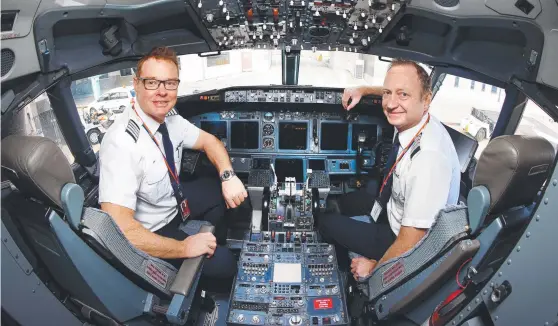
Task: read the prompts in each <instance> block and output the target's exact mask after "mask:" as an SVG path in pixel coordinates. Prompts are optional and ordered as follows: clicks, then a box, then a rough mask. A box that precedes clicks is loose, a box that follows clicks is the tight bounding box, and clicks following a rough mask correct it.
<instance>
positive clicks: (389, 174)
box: [380, 113, 430, 193]
mask: <svg viewBox="0 0 558 326" xmlns="http://www.w3.org/2000/svg"><path fill="white" fill-rule="evenodd" d="M428 121H430V113H428V119H426V122H425V123H424V124H423V125H422V127H420V129H419V131H418V132H417V133H416V135H415V136H414V137H413V139H411V141H410V142H409V144H408V145H407V147H405V149H404V150H403V152H401V154H400V155H399V157H398V158H397V160H395V163H393V166H392V167H391V169H390V170H389V173H388V175H386V177H385V178H384V183H382V187H381V188H380V193H382V190H384V186H385V185H386V183H387V181H388V179H389V177H390V176H391V174H392V173H393V170H395V167H396V166H397V163H399V161H401V159H402V158H403V156H404V155H405V153H407V151H408V150H409V148H410V147H411V145H413V143H414V142H415V139H417V137H418V135H420V133H421V132H422V131H423V130H424V127H426V125H427V124H428Z"/></svg>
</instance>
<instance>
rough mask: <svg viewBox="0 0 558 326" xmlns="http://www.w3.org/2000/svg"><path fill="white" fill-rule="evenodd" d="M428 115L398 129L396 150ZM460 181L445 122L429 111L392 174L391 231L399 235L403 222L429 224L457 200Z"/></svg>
mask: <svg viewBox="0 0 558 326" xmlns="http://www.w3.org/2000/svg"><path fill="white" fill-rule="evenodd" d="M427 118H428V114H425V115H424V117H423V118H422V120H421V122H420V123H419V124H417V125H416V126H415V127H413V128H410V129H407V130H405V131H403V132H401V133H399V143H400V147H399V154H401V152H402V151H403V149H404V148H406V147H407V145H408V144H410V143H411V141H412V139H413V137H414V136H415V135H416V134H417V132H418V131H419V130H420V128H421V127H422V126H423V125H424V123H425V122H426V120H427ZM419 147H420V149H419ZM413 153H414V154H413ZM399 154H398V157H399ZM411 156H412V158H411ZM460 181H461V165H460V164H459V159H458V157H457V153H456V151H455V147H454V145H453V142H452V140H451V137H450V135H449V134H448V132H447V130H446V128H445V127H444V125H442V123H441V122H440V121H439V120H438V119H436V118H435V117H434V116H432V115H430V121H429V122H428V124H427V125H426V127H425V128H424V130H423V132H422V133H421V135H420V136H419V137H417V140H416V141H415V142H414V143H413V144H412V145H411V147H410V148H409V150H408V151H407V152H406V153H405V155H404V156H403V158H401V160H400V161H399V163H398V164H397V166H396V168H395V171H394V174H393V187H392V193H391V197H390V199H389V201H388V204H387V216H388V220H389V224H390V226H391V229H392V231H393V232H394V233H395V234H396V235H399V230H400V229H401V226H402V225H403V226H411V227H415V228H424V229H427V228H430V226H431V225H432V223H433V222H434V219H435V217H436V215H437V214H438V212H439V211H440V209H442V208H444V207H445V206H446V205H448V204H457V201H458V199H459V189H460Z"/></svg>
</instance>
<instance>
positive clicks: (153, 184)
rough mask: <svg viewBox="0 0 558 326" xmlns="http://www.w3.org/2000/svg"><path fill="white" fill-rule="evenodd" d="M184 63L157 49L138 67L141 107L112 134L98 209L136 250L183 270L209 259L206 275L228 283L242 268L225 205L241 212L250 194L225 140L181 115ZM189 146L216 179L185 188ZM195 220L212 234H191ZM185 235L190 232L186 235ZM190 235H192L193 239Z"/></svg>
mask: <svg viewBox="0 0 558 326" xmlns="http://www.w3.org/2000/svg"><path fill="white" fill-rule="evenodd" d="M178 77H179V72H178V58H177V56H176V54H175V53H174V51H172V50H171V49H169V48H165V47H161V48H155V49H153V50H152V51H151V52H150V53H149V54H148V55H147V56H145V57H143V58H142V59H141V60H140V61H139V62H138V66H137V74H136V77H135V78H134V88H135V91H136V94H137V96H136V102H135V104H134V105H133V107H132V108H131V109H129V110H127V111H126V112H125V113H124V114H122V115H121V116H120V117H119V118H118V119H117V120H116V121H115V123H114V124H113V125H112V126H111V128H110V129H109V130H108V132H107V133H106V135H105V137H104V139H103V142H102V144H101V149H100V153H99V162H100V183H99V203H100V204H101V209H102V210H104V211H106V212H107V213H109V214H110V215H111V216H112V218H113V219H114V221H115V222H116V223H117V224H118V226H119V227H120V229H121V230H122V232H123V233H124V235H125V236H126V237H127V239H128V240H129V241H130V242H131V243H132V244H133V245H134V246H136V247H137V248H138V249H140V250H142V251H144V252H146V253H148V254H150V255H152V256H154V257H159V258H161V259H164V260H167V261H168V262H170V263H171V264H173V265H174V266H176V267H177V268H180V265H181V264H182V261H183V260H184V259H185V258H192V257H197V256H201V255H207V257H210V258H209V259H206V262H205V263H204V271H203V275H204V276H207V277H209V278H211V279H212V283H213V281H214V280H215V279H214V278H222V279H228V278H229V277H232V276H233V275H234V274H235V272H236V262H235V259H234V257H233V255H232V253H231V252H230V251H228V249H227V248H226V247H223V246H221V245H223V244H225V242H226V232H227V229H226V225H225V221H224V220H223V218H224V215H225V206H226V207H229V208H235V207H237V206H239V205H240V204H241V203H242V202H243V201H244V200H245V198H246V197H247V196H248V195H247V192H246V189H245V187H244V185H243V184H242V182H241V181H240V179H239V178H238V177H237V176H236V175H235V174H234V172H233V171H232V167H231V163H230V162H231V161H230V158H229V156H228V154H227V151H226V149H225V147H224V146H223V144H222V143H221V141H220V140H218V139H217V138H215V137H214V136H212V135H211V134H209V133H206V132H205V131H203V130H201V129H199V128H197V127H196V126H195V125H193V124H192V123H190V122H189V121H188V120H186V119H184V118H183V117H181V116H180V115H178V114H177V112H176V110H175V109H174V106H175V104H176V102H177V92H178V85H179V79H178ZM183 148H191V149H196V150H201V151H204V152H205V153H206V154H207V157H208V158H209V160H210V161H211V162H212V163H213V165H214V166H215V167H216V169H217V171H218V173H219V176H220V180H219V179H218V178H201V177H200V178H198V179H196V180H194V181H192V182H188V183H184V184H181V182H180V181H179V173H180V162H181V157H182V150H183ZM189 220H204V221H207V222H210V223H211V224H213V225H214V226H215V236H214V235H213V234H211V233H197V231H199V229H198V230H195V231H189V230H188V229H187V228H185V225H187V223H183V222H187V221H189ZM183 230H184V231H183ZM186 232H190V233H191V234H187V233H186Z"/></svg>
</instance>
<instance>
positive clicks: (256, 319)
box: [252, 316, 260, 324]
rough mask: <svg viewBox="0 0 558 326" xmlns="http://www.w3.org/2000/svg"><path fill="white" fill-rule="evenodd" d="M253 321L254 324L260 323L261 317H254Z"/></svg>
mask: <svg viewBox="0 0 558 326" xmlns="http://www.w3.org/2000/svg"><path fill="white" fill-rule="evenodd" d="M252 322H253V323H254V324H259V323H260V317H258V316H254V317H252Z"/></svg>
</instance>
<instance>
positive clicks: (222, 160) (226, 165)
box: [192, 129, 232, 174]
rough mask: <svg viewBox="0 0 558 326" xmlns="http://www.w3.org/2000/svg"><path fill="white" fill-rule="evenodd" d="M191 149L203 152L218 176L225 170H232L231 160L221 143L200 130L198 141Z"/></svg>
mask: <svg viewBox="0 0 558 326" xmlns="http://www.w3.org/2000/svg"><path fill="white" fill-rule="evenodd" d="M192 148H193V149H195V150H201V151H204V152H205V154H206V155H207V158H208V159H209V161H211V163H212V164H213V166H215V168H216V169H217V171H218V172H219V174H221V173H223V171H225V170H232V165H231V159H230V157H229V153H228V152H227V149H226V148H225V146H223V143H222V142H221V141H220V140H219V139H217V137H215V136H213V135H212V134H210V133H208V132H205V131H204V130H201V129H200V134H199V136H198V139H197V140H196V143H195V144H194V146H193V147H192Z"/></svg>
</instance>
